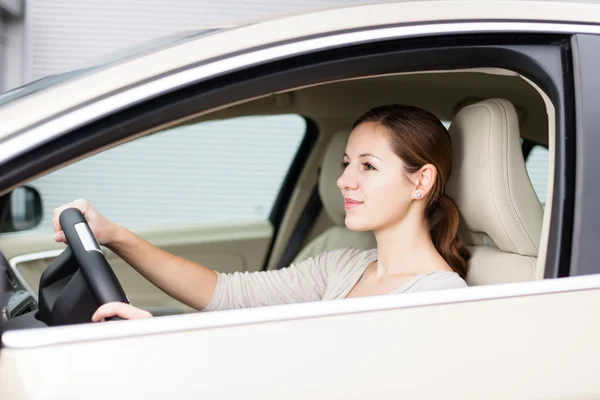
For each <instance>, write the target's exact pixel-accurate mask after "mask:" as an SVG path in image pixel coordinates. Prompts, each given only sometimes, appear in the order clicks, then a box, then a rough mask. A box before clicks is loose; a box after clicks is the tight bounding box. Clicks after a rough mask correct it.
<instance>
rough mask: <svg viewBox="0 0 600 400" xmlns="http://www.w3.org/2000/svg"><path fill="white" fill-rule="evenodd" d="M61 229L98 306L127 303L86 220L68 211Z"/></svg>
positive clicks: (70, 210) (74, 211)
mask: <svg viewBox="0 0 600 400" xmlns="http://www.w3.org/2000/svg"><path fill="white" fill-rule="evenodd" d="M58 220H59V222H60V226H61V227H62V230H63V232H64V233H65V236H66V238H67V242H68V243H69V247H70V248H71V250H72V251H73V255H74V256H75V260H76V261H77V264H79V269H80V270H81V272H82V274H83V277H84V278H85V281H86V282H87V284H88V286H89V288H90V290H91V292H92V296H93V297H94V299H95V300H96V301H97V302H98V304H99V305H103V304H106V303H110V302H113V301H119V302H122V303H129V300H128V299H127V296H126V295H125V291H124V290H123V287H122V286H121V284H120V283H119V280H118V279H117V276H116V275H115V273H114V271H113V270H112V268H111V267H110V265H109V264H108V261H106V257H105V256H104V253H102V250H100V245H99V244H98V241H97V240H96V237H95V236H94V234H93V233H92V230H91V229H90V226H89V225H88V223H87V221H86V219H85V217H84V216H83V215H82V214H81V212H80V211H79V210H78V209H76V208H67V209H66V210H64V211H63V212H62V213H61V214H60V216H59V218H58Z"/></svg>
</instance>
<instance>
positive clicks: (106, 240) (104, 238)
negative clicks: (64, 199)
mask: <svg viewBox="0 0 600 400" xmlns="http://www.w3.org/2000/svg"><path fill="white" fill-rule="evenodd" d="M67 208H77V209H78V210H79V211H81V213H82V214H83V216H84V217H85V219H86V220H87V222H88V225H89V226H90V229H91V230H92V232H93V233H94V236H96V239H97V240H98V243H99V244H101V245H110V244H111V243H112V242H113V241H115V237H116V234H117V232H118V229H119V228H120V227H119V225H117V224H115V223H114V222H111V221H109V220H108V219H106V218H104V217H103V216H102V214H100V213H99V212H98V211H96V210H95V209H94V208H93V207H92V206H91V205H90V203H88V202H87V200H83V199H79V200H75V201H73V202H71V203H69V204H65V205H63V206H60V207H58V208H56V209H54V212H53V213H52V226H53V228H54V232H56V233H55V235H54V240H56V241H57V242H62V243H66V242H67V239H66V237H65V234H64V232H63V230H62V227H61V226H60V222H59V220H58V217H59V216H60V213H62V212H63V211H64V210H65V209H67Z"/></svg>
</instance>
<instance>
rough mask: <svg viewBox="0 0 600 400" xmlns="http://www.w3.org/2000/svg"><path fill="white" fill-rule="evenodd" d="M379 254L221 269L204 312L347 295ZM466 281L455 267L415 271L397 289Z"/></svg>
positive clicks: (328, 255)
mask: <svg viewBox="0 0 600 400" xmlns="http://www.w3.org/2000/svg"><path fill="white" fill-rule="evenodd" d="M376 259H377V250H376V249H371V250H359V249H353V248H344V249H339V250H333V251H326V252H324V253H321V254H319V255H317V256H315V257H312V258H309V259H307V260H305V261H302V262H300V263H298V264H292V265H290V266H289V267H287V268H283V269H280V270H273V271H261V272H234V273H232V274H222V273H218V279H217V286H216V288H215V292H214V294H213V298H212V300H211V302H210V303H209V304H208V305H207V306H206V307H205V308H204V310H203V311H218V310H227V309H232V308H248V307H259V306H270V305H277V304H289V303H300V302H306V301H318V300H335V299H343V298H345V297H346V296H347V295H348V293H349V292H350V291H351V290H352V288H353V287H354V285H355V284H356V283H357V282H358V280H359V279H360V278H361V276H362V275H363V272H364V271H365V269H366V268H367V266H368V265H369V264H370V263H371V262H373V261H375V260H376ZM466 286H467V284H466V282H465V281H464V280H463V279H462V278H461V277H460V276H459V275H458V274H457V273H456V272H451V271H433V272H428V273H425V274H422V275H418V276H415V277H414V278H412V279H411V280H409V281H408V282H406V283H405V284H403V285H402V286H400V287H399V288H398V289H396V290H395V291H393V292H392V293H393V294H396V293H410V292H421V291H425V290H440V289H452V288H461V287H466Z"/></svg>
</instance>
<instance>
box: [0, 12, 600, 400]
mask: <svg viewBox="0 0 600 400" xmlns="http://www.w3.org/2000/svg"><path fill="white" fill-rule="evenodd" d="M462 22H463V21H461V24H458V25H457V26H453V24H448V23H443V24H440V25H443V30H444V32H445V33H448V32H452V33H454V34H455V35H451V36H449V37H447V38H443V37H442V38H441V40H440V41H437V42H435V43H434V44H435V45H431V43H433V41H432V42H427V41H426V43H425V44H424V45H423V43H415V42H410V46H409V45H408V44H407V43H406V42H403V41H399V42H392V39H402V38H405V35H409V34H410V35H412V34H414V32H413V31H412V30H410V29H412V28H413V27H412V26H408V27H401V28H399V29H398V30H397V31H394V32H389V35H390V36H387V37H385V39H386V40H389V42H388V43H387V44H388V45H390V46H393V47H394V48H396V49H398V48H403V46H406V49H409V50H407V51H406V52H405V53H403V57H401V61H402V62H405V63H406V64H402V65H393V64H392V63H391V62H381V61H382V60H383V61H390V59H386V58H378V57H377V56H376V55H374V54H365V53H360V54H359V55H360V57H358V58H361V59H362V61H363V63H360V62H356V63H353V62H348V60H350V61H356V60H355V59H354V60H352V59H351V57H349V55H350V54H351V53H352V52H351V49H350V48H346V47H342V50H343V51H340V52H338V53H335V52H334V53H327V54H326V55H327V57H324V59H321V61H323V64H321V65H320V67H321V68H324V69H321V68H317V60H318V57H315V54H312V55H311V56H312V57H311V58H309V59H308V60H309V61H308V65H307V64H304V65H302V66H301V67H299V68H298V69H297V70H296V71H295V72H296V73H298V71H301V73H300V74H301V75H302V74H305V75H303V76H298V75H295V74H294V73H290V74H289V75H285V74H284V72H285V71H284V70H285V68H286V67H289V66H290V65H289V64H294V66H297V64H295V63H286V62H285V61H286V60H283V63H282V64H270V65H269V67H270V69H269V68H261V71H263V72H264V73H265V77H266V78H273V81H270V80H269V79H266V80H264V81H263V80H258V84H257V82H256V81H253V82H251V84H252V86H251V88H254V89H255V90H256V91H250V94H249V93H248V92H246V91H245V90H248V89H249V86H244V85H239V86H237V87H235V88H234V89H232V90H231V91H230V92H228V93H229V94H231V95H232V97H231V98H228V99H227V101H228V102H230V103H233V102H234V101H236V100H239V99H240V98H242V99H248V98H250V97H252V96H258V95H260V94H261V93H263V94H264V92H265V91H266V92H269V91H270V92H276V91H283V90H286V89H289V88H291V87H296V86H302V85H309V84H317V83H319V82H325V81H328V80H330V79H350V78H358V77H361V76H363V77H364V76H366V75H369V76H371V74H373V75H376V74H381V73H383V72H384V71H387V73H389V72H390V68H392V67H393V68H396V69H395V71H396V70H402V68H404V67H407V65H408V68H413V69H414V68H418V69H419V70H426V69H427V68H429V69H431V68H441V69H443V68H449V69H452V68H455V67H456V66H457V65H460V66H461V67H471V66H476V65H478V64H479V65H486V66H488V67H489V66H494V67H498V66H502V67H503V68H511V69H515V70H518V71H521V72H522V73H523V74H525V75H526V76H527V77H528V79H532V80H533V81H535V82H537V84H539V85H540V86H541V87H543V88H544V91H545V92H546V94H547V95H548V97H549V98H550V99H551V101H552V103H553V106H554V109H555V111H556V125H555V127H554V128H555V129H551V130H550V131H551V132H552V133H554V134H555V135H556V136H555V137H553V140H554V145H555V149H554V151H555V157H550V159H551V161H552V162H553V165H552V167H553V170H554V176H553V180H552V183H553V184H552V187H551V188H550V189H551V192H552V194H551V198H552V202H551V204H548V203H547V207H546V212H547V214H546V215H547V216H548V218H547V219H546V222H545V223H546V231H545V237H544V238H543V240H544V241H545V245H546V246H547V247H548V251H547V254H546V255H545V260H542V261H543V262H544V267H545V271H546V277H547V278H548V279H545V280H541V281H534V282H519V283H512V284H504V285H490V286H481V287H472V288H465V289H458V290H453V291H448V292H443V291H440V292H423V293H418V294H415V295H411V296H377V297H371V298H360V299H348V300H343V301H332V302H315V303H307V304H293V305H285V306H274V307H264V308H257V309H250V310H235V311H227V312H222V313H204V314H202V313H201V314H197V315H180V316H167V317H164V318H156V319H149V320H143V321H130V322H117V323H107V324H102V325H100V326H98V325H93V324H87V325H83V326H78V327H57V328H48V329H44V330H37V331H14V332H8V333H5V334H4V335H3V337H2V340H3V345H4V348H3V349H2V352H1V353H0V372H1V373H0V390H3V391H4V392H0V393H2V394H4V393H11V395H12V396H13V397H14V398H19V397H21V398H30V397H34V396H36V395H38V394H40V393H44V395H46V396H47V397H54V398H65V397H67V398H68V397H74V398H79V397H91V398H102V397H116V396H120V397H136V396H137V397H148V398H153V397H155V398H160V397H165V396H173V395H175V397H178V398H197V397H198V396H199V395H208V396H212V397H222V398H228V397H241V396H248V395H250V396H252V397H265V398H280V397H284V396H285V397H287V398H306V397H309V396H311V397H322V398H331V397H355V398H364V397H379V398H397V397H398V396H399V395H406V396H407V397H416V396H421V397H430V398H431V397H441V396H450V397H461V398H482V397H484V398H493V397H498V398H515V397H521V398H547V397H551V396H556V397H571V398H577V397H579V398H585V397H596V396H598V395H599V394H600V386H599V385H598V383H597V379H596V376H595V373H594V372H595V368H594V366H595V364H596V360H597V359H598V356H600V352H599V347H598V346H597V344H596V341H597V336H598V334H600V325H599V324H598V323H596V322H595V319H594V318H591V317H590V310H591V308H590V305H594V304H597V302H598V301H599V300H600V282H599V280H598V275H589V274H591V273H597V269H594V268H595V265H596V264H595V263H594V259H593V258H592V256H593V254H594V253H595V252H594V248H593V247H594V244H596V243H597V238H598V235H599V233H598V230H597V226H598V221H597V220H598V218H600V216H598V217H596V216H594V215H595V214H594V213H592V212H591V211H592V208H593V205H594V204H598V201H600V198H598V196H600V192H598V191H597V190H595V187H596V185H595V184H594V183H595V180H594V179H597V177H596V176H595V171H596V170H597V169H596V168H593V167H594V166H595V155H593V150H594V149H595V148H597V147H598V146H596V145H597V143H596V142H597V141H598V140H600V139H598V138H600V136H598V135H595V133H596V130H597V126H600V125H598V123H600V121H598V118H600V117H599V115H598V113H595V112H594V106H595V104H596V100H598V99H597V96H598V93H600V91H598V89H600V88H599V87H598V84H599V83H598V80H597V78H596V76H595V73H594V71H595V69H594V66H595V65H597V64H596V63H595V61H596V57H597V54H600V53H599V52H598V50H600V47H599V46H600V41H599V39H598V37H597V36H594V35H587V36H586V35H577V34H578V33H581V31H582V30H584V31H585V29H588V28H584V27H581V26H574V25H569V24H564V25H560V26H559V27H557V26H556V25H555V24H553V25H552V26H551V27H546V26H544V24H542V23H538V24H535V25H536V26H535V29H536V35H533V36H530V35H527V32H531V29H532V26H531V23H530V22H529V21H527V22H523V23H517V22H515V23H514V24H513V25H511V29H509V31H511V30H512V31H514V32H513V33H514V34H513V35H507V36H506V37H504V38H502V39H503V40H501V41H499V42H494V40H497V39H498V38H497V36H495V35H492V36H493V37H492V36H486V32H489V30H490V29H491V27H490V25H489V24H483V25H481V24H479V25H478V22H476V21H473V23H472V25H471V26H470V28H469V29H470V30H471V32H473V31H475V32H477V33H478V34H477V35H475V36H476V37H471V36H468V35H467V36H466V38H467V39H469V40H472V42H466V43H464V42H463V43H461V45H460V46H455V45H456V43H457V40H458V39H459V37H460V36H462V35H461V34H462V33H464V31H463V29H464V26H463V25H462ZM419 29H420V30H421V32H426V33H424V34H423V33H422V36H424V37H425V38H429V39H431V37H430V35H431V36H433V35H434V33H435V36H436V38H438V34H439V31H437V30H436V29H441V27H440V26H438V25H436V24H422V25H419ZM453 29H455V30H456V31H453ZM496 29H498V30H502V31H503V32H506V30H507V28H506V27H503V25H502V24H499V25H497V26H496ZM594 29H597V28H594ZM557 31H559V32H560V33H561V34H560V35H558V36H555V34H556V32H557ZM370 33H372V32H369V30H365V31H363V32H362V33H361V34H364V35H365V38H369V40H371V38H372V36H370ZM550 33H552V34H550ZM588 33H589V32H588ZM597 33H600V31H599V32H597ZM343 34H352V35H354V33H347V32H345V33H343ZM538 35H539V36H538ZM360 37H361V36H360V35H354V36H352V41H351V43H352V44H358V43H359V42H360V41H359V39H358V38H360ZM463 37H464V36H463ZM346 38H347V37H346ZM444 39H448V42H444V41H443V40H444ZM347 40H350V39H347ZM360 43H363V42H360ZM302 44H303V45H302V46H298V52H304V51H305V49H306V43H302ZM311 45H312V46H315V45H314V42H313V43H312V44H311ZM328 45H329V43H328ZM422 45H423V46H424V47H425V48H426V50H427V52H423V53H419V54H417V55H418V56H419V57H413V56H414V55H415V53H413V52H412V50H414V49H415V47H419V46H422ZM375 47H377V46H375ZM367 48H369V46H367ZM313 49H314V47H313ZM357 49H358V50H357ZM364 49H365V47H359V46H356V47H355V48H354V50H355V51H359V52H360V51H364ZM469 49H470V50H473V49H475V50H477V51H468V50H469ZM355 54H356V53H355ZM273 57H274V58H275V57H280V53H277V54H276V55H274V56H273ZM337 57H339V58H337ZM342 57H348V58H347V59H346V58H345V59H344V60H343V61H345V62H341V58H342ZM332 60H337V61H340V64H338V65H337V68H336V65H334V63H332ZM375 60H377V61H378V62H375ZM294 61H295V62H298V61H299V60H298V59H296V60H294ZM303 61H304V62H307V59H303ZM417 64H418V66H417ZM309 66H313V67H315V68H314V69H312V70H311V69H310V68H308V67H309ZM341 66H343V67H344V68H341ZM571 68H572V69H571ZM272 71H275V72H273V74H272V75H271V74H269V72H272ZM221 72H223V71H221ZM252 72H253V73H256V71H252ZM307 72H310V74H308V76H307V75H306V74H307ZM333 72H335V74H334V76H332V75H333ZM250 77H251V79H249V80H248V81H252V80H253V79H254V78H256V75H254V74H250ZM238 78H239V77H238ZM283 78H285V79H283ZM246 83H248V82H246ZM221 84H222V85H223V86H222V87H221V88H224V87H227V84H226V83H223V82H221ZM271 85H272V86H271ZM257 88H259V89H260V90H258V89H257ZM204 89H206V88H204ZM228 89H231V88H230V87H229V88H228ZM213 94H214V93H213ZM218 95H219V96H222V95H223V92H219V93H218ZM223 98H224V97H219V100H220V101H223ZM200 100H202V97H200ZM212 101H213V103H211V101H208V100H207V103H206V104H214V103H215V102H214V99H212ZM230 103H228V104H230ZM219 104H222V103H219ZM154 106H157V107H159V106H162V105H161V104H154ZM175 108H176V107H175ZM162 110H163V111H164V109H162ZM151 111H156V110H155V109H151ZM122 116H126V114H123V115H122ZM151 122H152V123H153V124H156V121H151ZM119 123H123V124H124V125H119V126H118V131H119V132H120V133H122V134H123V135H126V134H134V133H135V132H140V128H141V127H140V126H139V125H137V126H134V125H133V124H132V125H130V126H127V125H126V123H127V121H123V119H119ZM132 127H135V129H133V128H132ZM126 128H132V129H131V130H130V131H128V130H127V129H126ZM80 133H83V132H80ZM574 137H575V138H576V141H573V138H574ZM112 140H115V138H114V137H113V138H112ZM71 144H72V143H71ZM582 146H586V147H585V148H584V147H582ZM83 149H84V147H83V145H82V147H81V149H80V150H81V151H83ZM575 155H577V158H576V157H575ZM71 157H73V155H72V154H71ZM58 161H60V160H57V162H58ZM20 162H21V163H22V164H21V165H29V166H31V168H32V169H31V170H30V172H29V173H30V174H33V173H35V171H36V169H35V168H42V167H40V166H37V167H36V164H35V163H34V162H31V161H30V164H26V160H21V161H20ZM575 166H577V168H575ZM4 179H5V182H6V180H7V179H8V178H6V177H5V178H4ZM596 247H597V246H596ZM596 268H597V267H596ZM578 274H579V275H583V276H570V275H578ZM586 274H587V275H586ZM117 357H118V358H117ZM116 359H118V360H119V361H120V362H115V360H116ZM83 366H85V367H86V368H83ZM22 375H25V376H22ZM99 377H101V378H99ZM99 380H101V381H100V382H101V384H99V383H98V382H99ZM157 382H158V383H157ZM105 383H106V384H105ZM90 388H94V390H93V391H92V392H90ZM9 391H10V392H9Z"/></svg>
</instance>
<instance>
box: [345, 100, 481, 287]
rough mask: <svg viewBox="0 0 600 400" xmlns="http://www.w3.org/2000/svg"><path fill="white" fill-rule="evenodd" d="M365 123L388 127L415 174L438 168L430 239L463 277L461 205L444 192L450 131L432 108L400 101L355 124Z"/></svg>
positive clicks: (393, 143)
mask: <svg viewBox="0 0 600 400" xmlns="http://www.w3.org/2000/svg"><path fill="white" fill-rule="evenodd" d="M363 122H375V123H377V124H379V125H382V126H383V127H385V128H386V129H387V131H388V136H389V139H390V145H391V148H392V150H393V151H394V153H396V155H397V156H398V157H400V159H401V160H402V161H403V163H404V169H405V171H406V172H407V173H409V174H412V173H415V172H417V171H418V170H419V169H420V168H421V167H423V165H425V164H432V165H433V166H434V167H435V168H436V170H437V176H436V182H435V183H434V185H433V187H432V189H431V192H430V194H429V198H428V201H427V205H426V207H425V214H426V217H427V220H428V221H429V230H430V234H431V239H432V241H433V244H434V245H435V248H436V249H437V251H438V252H439V253H440V254H441V256H442V257H443V258H444V260H445V261H446V262H447V263H448V265H450V267H452V269H453V270H454V271H455V272H456V273H458V274H459V275H460V276H461V277H462V278H463V279H464V278H465V277H466V275H467V262H468V261H469V258H471V254H470V252H469V249H468V248H467V246H465V244H464V243H463V242H461V240H460V239H459V238H458V224H459V217H458V208H457V207H456V205H455V204H454V202H453V201H452V200H451V199H450V197H448V196H446V194H445V193H444V190H445V187H446V183H447V182H448V179H449V178H450V173H451V171H452V140H451V139H450V135H449V134H448V131H447V130H446V128H445V127H444V125H443V124H442V123H441V122H440V120H439V119H438V118H437V117H436V116H435V115H433V114H432V113H430V112H429V111H426V110H423V109H422V108H417V107H413V106H406V105H398V104H389V105H385V106H380V107H375V108H372V109H371V110H369V111H367V112H366V113H364V114H363V115H361V116H360V117H359V118H358V119H357V120H356V122H355V123H354V125H353V127H357V126H358V125H360V124H362V123H363Z"/></svg>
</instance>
